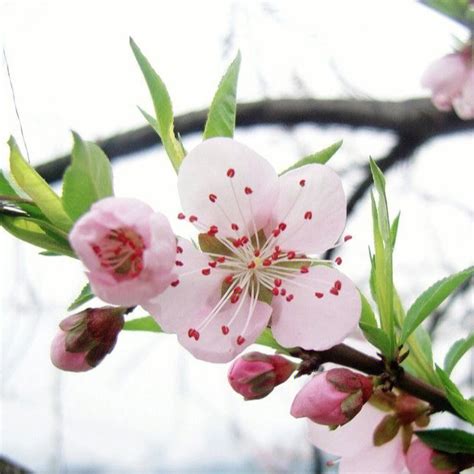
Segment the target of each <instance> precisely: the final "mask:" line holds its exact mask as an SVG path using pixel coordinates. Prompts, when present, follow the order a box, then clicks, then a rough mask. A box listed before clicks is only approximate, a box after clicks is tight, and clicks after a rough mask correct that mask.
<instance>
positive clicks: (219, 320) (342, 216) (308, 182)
mask: <svg viewBox="0 0 474 474" xmlns="http://www.w3.org/2000/svg"><path fill="white" fill-rule="evenodd" d="M178 191H179V195H180V198H181V204H182V206H183V211H184V212H183V213H180V215H179V216H178V217H179V218H181V219H188V220H189V221H190V222H192V223H193V224H194V225H195V226H196V227H197V228H198V229H199V231H200V232H201V234H200V236H199V243H200V246H201V250H202V252H201V251H199V250H197V249H196V248H195V247H194V246H193V245H192V244H191V243H190V242H187V241H185V240H179V242H178V247H179V250H178V251H179V255H178V261H179V266H178V267H177V271H178V275H177V278H176V279H175V281H174V282H172V284H171V287H170V288H169V289H168V290H166V291H165V292H164V293H163V294H162V295H160V296H158V297H157V298H155V299H153V300H152V301H151V302H150V303H148V304H147V305H145V308H146V309H147V310H148V311H149V312H150V313H151V314H152V315H153V316H154V317H155V318H156V320H157V321H158V323H159V324H160V326H161V327H162V328H163V330H165V331H166V332H174V333H177V334H178V338H179V341H180V342H181V344H183V345H184V346H185V347H186V348H187V349H188V350H189V351H190V352H192V354H194V355H195V356H196V357H197V358H200V359H203V360H207V361H211V362H228V361H230V360H232V359H233V358H234V357H235V356H236V355H238V354H239V353H240V352H242V350H243V349H244V348H245V347H247V346H248V345H250V344H252V343H253V342H255V340H256V339H257V337H258V336H259V335H260V334H261V332H262V331H263V330H264V329H265V328H266V327H267V325H268V324H269V323H270V316H271V323H270V324H271V327H272V332H273V335H274V336H275V338H276V339H277V340H278V342H279V343H280V344H281V345H283V346H285V347H293V346H301V347H303V348H305V349H318V350H324V349H328V348H329V347H332V346H333V345H335V344H338V343H340V342H341V341H342V340H343V339H344V338H345V337H346V336H347V335H348V334H349V333H350V332H351V331H352V330H353V329H354V327H355V326H356V325H357V322H358V320H359V316H360V297H359V294H358V291H357V289H356V287H355V285H354V284H353V283H352V281H351V280H350V279H349V278H347V277H346V276H344V275H343V274H342V273H340V272H339V271H338V270H336V269H334V268H331V266H329V265H328V262H324V263H325V264H321V263H322V262H321V261H316V260H315V259H312V258H310V257H309V256H308V255H309V254H320V253H322V252H324V251H326V250H327V249H328V248H330V247H333V246H334V245H335V244H336V242H337V241H338V239H339V238H340V237H341V233H342V231H343V230H344V225H345V221H346V199H345V196H344V192H343V188H342V184H341V180H340V178H339V177H338V175H337V174H336V173H335V172H334V171H332V170H331V169H330V168H329V167H327V166H324V165H318V164H312V165H306V166H303V167H301V168H298V169H295V170H293V171H290V172H288V173H285V174H283V175H282V176H280V177H278V175H277V173H276V172H275V170H274V169H273V167H272V166H271V165H270V163H268V162H267V161H266V160H265V159H263V158H262V157H261V156H259V155H258V154H257V153H255V152H254V151H252V150H250V149H249V148H247V147H246V146H244V145H242V144H240V143H238V142H236V141H234V140H232V139H229V138H214V139H209V140H206V141H204V142H203V143H202V144H200V145H198V146H197V147H196V148H195V149H194V150H192V151H191V152H190V153H189V154H188V155H187V157H186V159H185V160H184V161H183V163H182V165H181V168H180V171H179V176H178ZM318 263H319V264H318Z"/></svg>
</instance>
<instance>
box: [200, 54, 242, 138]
mask: <svg viewBox="0 0 474 474" xmlns="http://www.w3.org/2000/svg"><path fill="white" fill-rule="evenodd" d="M240 60H241V56H240V51H239V52H238V53H237V56H236V57H235V59H234V60H233V61H232V63H231V64H230V66H229V68H228V69H227V71H226V73H225V74H224V76H223V77H222V79H221V81H220V83H219V86H218V88H217V91H216V94H215V95H214V98H213V99H212V103H211V107H210V108H209V113H208V116H207V121H206V126H205V127H204V139H207V138H212V137H230V138H232V137H233V136H234V129H235V115H236V109H237V81H238V79H239V70H240Z"/></svg>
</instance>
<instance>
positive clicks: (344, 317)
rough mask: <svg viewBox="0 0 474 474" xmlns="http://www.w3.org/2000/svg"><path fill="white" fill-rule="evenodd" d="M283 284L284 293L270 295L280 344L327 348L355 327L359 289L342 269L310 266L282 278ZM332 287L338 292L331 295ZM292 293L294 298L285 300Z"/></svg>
mask: <svg viewBox="0 0 474 474" xmlns="http://www.w3.org/2000/svg"><path fill="white" fill-rule="evenodd" d="M337 282H339V283H337ZM282 287H284V288H286V295H285V296H284V297H282V296H277V297H274V298H273V301H272V306H273V315H272V323H271V325H272V332H273V335H274V336H275V338H276V340H277V341H278V342H279V343H280V344H281V345H282V346H284V347H294V346H300V347H303V348H304V349H315V350H325V349H329V348H330V347H332V346H334V345H336V344H339V343H340V342H342V341H343V340H344V339H345V338H346V337H347V336H348V335H349V334H350V333H351V331H353V330H354V328H355V327H356V326H357V323H358V321H359V318H360V309H361V303H360V296H359V292H358V291H357V288H356V287H355V285H354V283H352V281H351V280H350V279H349V278H347V277H346V276H345V275H344V274H342V273H341V272H339V271H337V270H335V269H333V268H329V267H326V266H323V265H317V266H314V267H310V268H309V272H308V273H306V274H297V276H296V278H294V279H293V280H292V279H289V280H288V281H285V282H284V283H283V285H282ZM337 288H340V289H339V290H337ZM335 290H337V295H335V294H333V293H335V292H336V291H335ZM316 293H318V294H319V296H321V295H322V297H319V298H318V297H317V296H316ZM291 294H292V295H293V299H292V300H291V301H288V295H291Z"/></svg>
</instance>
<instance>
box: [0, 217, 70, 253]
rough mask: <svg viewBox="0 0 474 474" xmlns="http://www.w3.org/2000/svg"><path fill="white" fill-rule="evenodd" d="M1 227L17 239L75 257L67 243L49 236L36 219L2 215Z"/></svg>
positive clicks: (0, 218) (0, 219)
mask: <svg viewBox="0 0 474 474" xmlns="http://www.w3.org/2000/svg"><path fill="white" fill-rule="evenodd" d="M0 225H1V226H2V227H3V228H4V229H5V230H6V231H7V232H9V233H10V234H12V235H13V236H14V237H16V238H17V239H20V240H23V241H25V242H28V243H29V244H32V245H36V246H37V247H41V248H42V249H45V250H48V251H50V252H55V253H60V254H62V255H67V256H69V257H75V255H74V252H73V251H72V250H71V247H70V246H69V244H68V243H67V242H64V241H63V240H62V239H55V238H53V237H51V235H48V233H47V232H45V231H44V229H42V228H41V226H40V225H38V221H37V220H35V219H31V218H29V217H12V216H7V215H3V214H0Z"/></svg>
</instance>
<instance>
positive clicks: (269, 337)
mask: <svg viewBox="0 0 474 474" xmlns="http://www.w3.org/2000/svg"><path fill="white" fill-rule="evenodd" d="M255 344H260V345H261V346H266V347H270V349H275V350H277V351H279V352H282V353H285V354H287V353H288V350H287V349H286V348H284V347H283V346H280V344H278V342H277V341H276V340H275V338H274V337H273V334H272V331H271V330H270V329H268V328H267V329H265V330H264V331H263V332H262V334H260V336H259V337H258V338H257V340H256V341H255Z"/></svg>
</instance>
